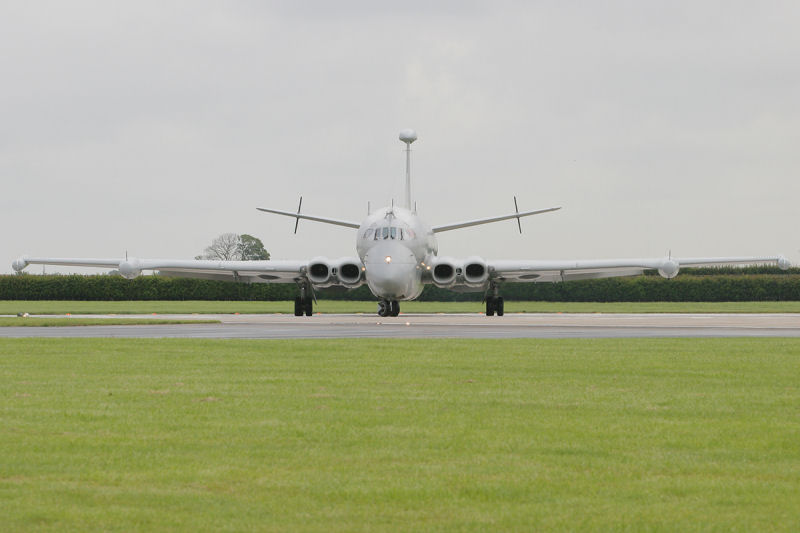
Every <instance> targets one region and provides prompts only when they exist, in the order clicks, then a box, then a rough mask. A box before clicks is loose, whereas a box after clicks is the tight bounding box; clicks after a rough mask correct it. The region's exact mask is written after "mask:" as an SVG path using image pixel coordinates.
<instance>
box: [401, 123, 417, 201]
mask: <svg viewBox="0 0 800 533" xmlns="http://www.w3.org/2000/svg"><path fill="white" fill-rule="evenodd" d="M400 140H401V141H403V142H404V143H406V198H405V205H404V207H405V208H406V209H408V210H410V209H411V143H413V142H414V141H416V140H417V132H416V131H414V130H412V129H406V130H403V131H401V132H400Z"/></svg>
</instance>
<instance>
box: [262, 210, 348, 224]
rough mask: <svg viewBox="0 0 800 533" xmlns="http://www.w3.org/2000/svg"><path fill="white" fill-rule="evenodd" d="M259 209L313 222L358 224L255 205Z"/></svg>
mask: <svg viewBox="0 0 800 533" xmlns="http://www.w3.org/2000/svg"><path fill="white" fill-rule="evenodd" d="M256 209H258V210H259V211H264V212H265V213H274V214H276V215H283V216H287V217H292V218H294V219H301V218H302V219H303V220H312V221H314V222H323V223H325V224H333V225H334V226H344V227H346V228H354V229H358V228H359V226H360V224H357V223H356V222H348V221H347V220H338V219H335V218H327V217H317V216H313V215H304V214H302V213H293V212H291V211H281V210H279V209H268V208H266V207H256Z"/></svg>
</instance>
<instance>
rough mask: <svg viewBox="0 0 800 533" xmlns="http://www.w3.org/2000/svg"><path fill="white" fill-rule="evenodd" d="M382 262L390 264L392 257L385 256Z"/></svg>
mask: <svg viewBox="0 0 800 533" xmlns="http://www.w3.org/2000/svg"><path fill="white" fill-rule="evenodd" d="M384 261H386V262H387V263H391V262H392V256H391V255H387V256H386V259H384Z"/></svg>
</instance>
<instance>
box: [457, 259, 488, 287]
mask: <svg viewBox="0 0 800 533" xmlns="http://www.w3.org/2000/svg"><path fill="white" fill-rule="evenodd" d="M462 275H463V277H464V284H465V285H467V286H469V287H480V286H481V285H483V284H485V283H486V281H487V280H488V279H489V267H488V265H487V264H486V261H484V260H483V259H481V258H480V257H477V256H473V257H470V258H467V259H466V260H465V261H464V268H463V270H462Z"/></svg>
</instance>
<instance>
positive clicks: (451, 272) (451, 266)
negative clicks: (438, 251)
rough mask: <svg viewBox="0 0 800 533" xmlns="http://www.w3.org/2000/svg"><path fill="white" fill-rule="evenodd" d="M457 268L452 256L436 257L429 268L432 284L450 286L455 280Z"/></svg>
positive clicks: (443, 286)
mask: <svg viewBox="0 0 800 533" xmlns="http://www.w3.org/2000/svg"><path fill="white" fill-rule="evenodd" d="M457 269H458V267H457V266H456V262H455V260H453V259H452V258H450V257H440V258H436V260H434V261H433V269H432V270H431V277H432V278H433V283H434V285H436V286H437V287H441V288H447V287H451V286H452V285H453V284H454V283H455V282H456V274H457V272H456V270H457Z"/></svg>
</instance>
